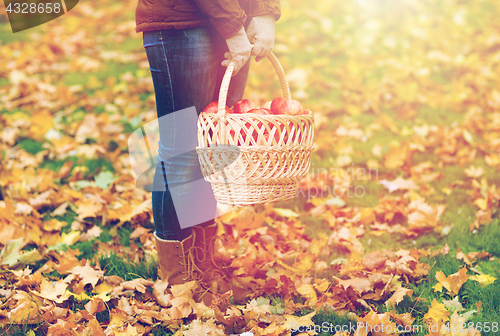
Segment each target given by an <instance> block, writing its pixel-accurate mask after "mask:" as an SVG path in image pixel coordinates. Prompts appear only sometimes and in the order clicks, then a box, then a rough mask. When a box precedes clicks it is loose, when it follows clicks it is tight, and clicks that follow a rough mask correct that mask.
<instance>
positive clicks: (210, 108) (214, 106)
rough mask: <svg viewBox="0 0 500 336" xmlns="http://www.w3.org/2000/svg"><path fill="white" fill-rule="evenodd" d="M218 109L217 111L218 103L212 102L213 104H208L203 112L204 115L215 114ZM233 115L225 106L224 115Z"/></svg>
mask: <svg viewBox="0 0 500 336" xmlns="http://www.w3.org/2000/svg"><path fill="white" fill-rule="evenodd" d="M218 109H219V102H218V101H214V102H211V103H210V104H208V105H207V107H205V109H204V110H203V112H204V113H217V112H218ZM233 113H234V112H233V110H231V109H230V108H229V107H227V105H226V114H233Z"/></svg>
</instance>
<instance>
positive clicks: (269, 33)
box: [247, 14, 275, 62]
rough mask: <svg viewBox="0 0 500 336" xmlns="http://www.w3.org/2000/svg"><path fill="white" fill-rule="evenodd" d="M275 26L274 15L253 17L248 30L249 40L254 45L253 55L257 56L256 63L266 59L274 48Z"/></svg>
mask: <svg viewBox="0 0 500 336" xmlns="http://www.w3.org/2000/svg"><path fill="white" fill-rule="evenodd" d="M274 24H275V18H274V15H273V14H267V15H262V16H256V17H253V18H252V19H251V20H250V24H249V25H248V28H247V36H248V40H249V41H250V42H251V43H253V44H254V47H253V49H252V55H254V56H257V57H256V58H255V61H257V62H258V61H260V60H261V59H262V58H264V57H266V56H267V55H268V54H269V53H270V52H271V51H272V50H273V47H274Z"/></svg>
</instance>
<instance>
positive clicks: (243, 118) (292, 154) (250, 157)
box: [196, 53, 314, 205]
mask: <svg viewBox="0 0 500 336" xmlns="http://www.w3.org/2000/svg"><path fill="white" fill-rule="evenodd" d="M268 59H269V60H270V61H271V63H272V64H273V66H274V69H275V70H276V73H277V74H278V77H279V79H280V84H281V88H282V91H283V96H284V97H285V98H287V99H291V95H290V90H289V87H288V83H287V81H286V78H285V74H284V72H283V69H282V68H281V65H280V63H279V62H278V60H277V59H276V57H275V56H274V54H272V53H271V54H270V55H269V56H268ZM233 69H234V65H233V64H232V62H231V63H230V65H229V66H228V67H227V70H226V73H225V75H224V78H223V80H222V84H221V88H220V92H219V106H218V113H217V114H215V113H200V116H199V118H198V147H197V148H196V151H197V153H198V159H199V161H200V165H201V171H202V173H203V176H204V177H205V180H206V181H208V182H210V183H211V185H212V189H213V192H214V195H215V198H216V200H217V202H219V203H223V204H229V205H249V204H258V203H267V202H275V201H282V200H286V199H290V198H293V197H295V196H296V194H297V188H298V183H299V181H300V180H301V179H302V178H303V177H304V176H305V175H306V173H307V171H308V170H309V166H310V163H311V151H312V149H313V136H314V123H313V117H312V113H311V111H309V110H307V112H308V114H305V115H299V116H289V115H258V114H255V113H246V114H226V113H225V106H226V98H227V92H228V87H229V82H230V80H231V75H232V72H233Z"/></svg>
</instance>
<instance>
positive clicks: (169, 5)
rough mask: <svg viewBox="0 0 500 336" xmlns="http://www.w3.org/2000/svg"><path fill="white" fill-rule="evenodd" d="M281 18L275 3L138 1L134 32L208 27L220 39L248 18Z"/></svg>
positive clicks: (263, 0) (245, 0)
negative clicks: (217, 34) (271, 16)
mask: <svg viewBox="0 0 500 336" xmlns="http://www.w3.org/2000/svg"><path fill="white" fill-rule="evenodd" d="M264 14H274V15H275V17H276V20H278V19H279V17H280V15H281V9H280V3H279V0H139V3H138V5H137V9H136V12H135V22H136V28H135V30H136V31H137V32H142V31H149V30H160V29H185V28H197V27H203V26H207V25H209V24H212V25H213V26H214V27H215V28H216V29H217V31H218V32H219V33H220V34H221V36H222V37H223V38H224V39H227V38H229V37H231V36H232V35H234V34H235V33H236V32H237V31H238V30H239V29H240V28H241V27H242V26H243V25H244V23H245V21H246V20H247V19H248V18H251V17H254V16H259V15H264Z"/></svg>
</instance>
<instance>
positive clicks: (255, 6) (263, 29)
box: [136, 0, 280, 290]
mask: <svg viewBox="0 0 500 336" xmlns="http://www.w3.org/2000/svg"><path fill="white" fill-rule="evenodd" d="M279 17H280V4H279V0H239V1H237V0H139V3H138V6H137V10H136V24H137V26H136V31H137V32H143V41H144V47H145V49H146V53H147V56H148V61H149V64H150V70H151V75H152V77H153V84H154V89H155V97H156V105H157V114H158V120H159V127H160V143H159V145H160V149H159V155H158V165H157V167H156V172H155V181H154V185H158V184H160V185H162V188H160V189H161V190H158V188H155V189H154V191H153V217H154V223H155V238H156V245H157V249H158V264H159V275H160V277H161V278H162V279H168V282H169V284H171V285H174V284H181V283H184V282H185V281H190V280H194V279H196V280H201V283H202V285H203V287H205V288H206V289H209V288H211V289H212V290H217V284H219V285H220V284H221V283H222V282H221V281H217V279H216V278H215V277H223V275H222V272H220V271H218V269H217V267H216V266H217V265H215V264H214V263H213V262H212V260H213V258H212V256H213V237H214V235H215V233H216V224H214V221H213V219H212V220H210V221H208V222H205V223H203V224H200V225H196V226H193V227H190V228H186V229H182V228H181V226H180V224H179V220H178V218H177V215H176V212H175V209H174V204H173V200H172V194H171V190H174V189H175V190H177V189H176V188H174V186H175V187H177V186H180V188H178V189H182V193H183V197H184V199H187V200H189V199H193V200H194V199H195V198H196V194H197V190H196V188H194V187H193V188H190V185H193V184H192V183H191V184H190V183H189V182H190V181H196V180H200V179H201V178H202V175H201V171H200V167H199V163H198V159H197V156H196V153H195V152H194V151H193V149H194V146H196V134H193V132H192V131H191V130H195V126H193V125H196V122H197V119H196V114H195V117H193V118H191V120H188V122H189V125H191V126H193V127H188V128H189V130H179V129H176V127H175V122H174V123H172V122H165V121H164V120H166V119H168V118H163V119H162V117H164V116H166V115H168V114H171V113H173V112H176V111H180V110H183V109H186V108H190V107H193V106H194V107H195V109H196V111H197V112H198V113H199V112H200V111H202V110H203V109H204V107H205V106H206V105H208V104H209V103H210V102H212V101H215V100H217V99H218V94H219V87H220V83H221V81H222V77H223V75H224V71H225V67H227V66H228V65H229V62H230V60H231V59H232V60H233V61H234V65H235V67H234V72H233V78H232V80H231V85H230V88H229V92H228V97H227V105H228V106H232V105H233V104H234V103H235V102H236V101H237V100H239V99H241V98H242V97H243V91H244V89H245V85H246V80H247V76H248V69H249V62H248V60H249V58H250V56H251V55H254V56H256V61H259V60H260V59H261V58H263V57H265V56H266V55H267V54H268V53H270V52H271V50H272V48H273V45H274V23H275V21H276V20H277V19H279ZM252 44H253V46H252ZM177 128H178V127H177ZM174 153H184V154H181V155H173V154H174ZM167 177H168V178H167ZM167 180H168V181H167ZM206 202H207V203H209V204H213V213H214V216H215V210H216V209H215V204H216V203H215V199H213V195H212V199H211V200H206ZM193 211H196V207H193ZM219 280H220V279H219ZM219 289H220V290H225V289H228V288H219Z"/></svg>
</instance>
